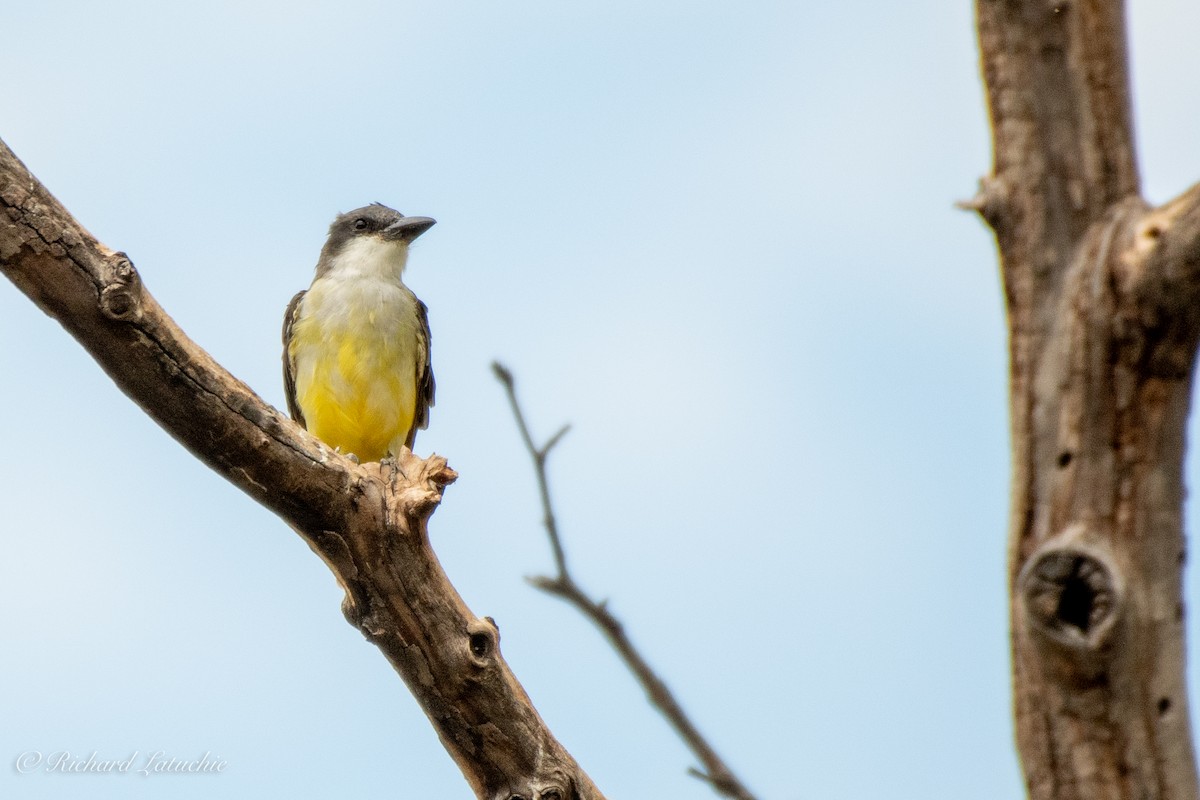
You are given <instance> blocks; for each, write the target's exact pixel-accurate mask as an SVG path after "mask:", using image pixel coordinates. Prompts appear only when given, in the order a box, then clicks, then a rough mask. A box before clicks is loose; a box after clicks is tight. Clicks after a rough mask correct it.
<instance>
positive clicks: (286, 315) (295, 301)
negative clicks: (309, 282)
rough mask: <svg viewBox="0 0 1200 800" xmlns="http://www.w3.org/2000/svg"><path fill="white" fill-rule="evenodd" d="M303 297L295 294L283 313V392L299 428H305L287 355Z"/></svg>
mask: <svg viewBox="0 0 1200 800" xmlns="http://www.w3.org/2000/svg"><path fill="white" fill-rule="evenodd" d="M304 295H305V292H297V293H296V296H295V297H293V298H292V302H290V303H288V306H287V311H285V312H283V392H284V394H286V395H287V405H288V413H289V414H291V415H292V419H294V420H296V422H299V423H300V426H301V427H303V428H307V427H308V425H307V424H306V423H305V422H304V414H303V413H301V411H300V406H299V405H298V404H297V403H296V376H295V375H294V374H293V370H294V369H295V366H294V365H293V364H292V358H291V356H290V355H289V354H288V345H290V344H291V343H292V325H293V323H295V321H296V316H297V315H298V314H299V313H300V301H301V300H302V299H304Z"/></svg>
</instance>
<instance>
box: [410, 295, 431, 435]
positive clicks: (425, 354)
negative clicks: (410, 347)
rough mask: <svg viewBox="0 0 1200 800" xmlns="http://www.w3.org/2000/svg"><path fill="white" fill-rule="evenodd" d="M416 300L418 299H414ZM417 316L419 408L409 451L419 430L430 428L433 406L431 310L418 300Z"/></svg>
mask: <svg viewBox="0 0 1200 800" xmlns="http://www.w3.org/2000/svg"><path fill="white" fill-rule="evenodd" d="M414 299H416V298H415V297H414ZM417 316H418V318H420V320H421V330H420V332H419V333H418V334H417V407H416V410H415V412H414V413H413V425H412V429H410V430H409V432H408V441H406V442H405V444H406V445H408V449H409V450H411V449H412V446H413V442H415V441H416V439H417V429H418V428H420V429H422V430H424V429H425V428H428V427H429V408H430V407H431V406H432V405H433V390H434V384H433V361H432V359H431V357H430V347H429V342H430V335H429V308H428V307H427V306H426V305H425V304H424V303H422V302H421V301H420V300H419V299H417Z"/></svg>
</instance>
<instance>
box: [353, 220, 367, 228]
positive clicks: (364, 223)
mask: <svg viewBox="0 0 1200 800" xmlns="http://www.w3.org/2000/svg"><path fill="white" fill-rule="evenodd" d="M366 229H367V221H366V220H365V219H363V218H362V217H359V218H358V219H356V220H354V230H356V231H365V230H366Z"/></svg>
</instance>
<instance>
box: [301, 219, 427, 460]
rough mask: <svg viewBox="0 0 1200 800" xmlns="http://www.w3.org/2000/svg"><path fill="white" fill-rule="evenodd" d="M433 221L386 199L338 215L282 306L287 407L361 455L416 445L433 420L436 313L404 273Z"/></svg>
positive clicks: (332, 442) (330, 440) (318, 432)
mask: <svg viewBox="0 0 1200 800" xmlns="http://www.w3.org/2000/svg"><path fill="white" fill-rule="evenodd" d="M433 224H434V220H432V219H430V218H429V217H406V216H404V215H403V214H401V213H400V212H399V211H394V210H393V209H390V208H388V207H387V206H385V205H381V204H379V203H374V204H372V205H369V206H365V207H363V208H359V209H356V210H354V211H351V212H349V213H348V214H341V215H339V216H338V217H337V218H336V219H335V220H334V221H333V224H332V225H330V226H329V238H328V239H327V240H326V241H325V246H324V247H323V248H321V257H320V259H319V260H318V261H317V274H316V277H315V278H313V282H312V285H311V286H310V287H309V288H308V290H307V291H303V292H300V293H299V294H297V295H296V296H295V297H293V298H292V302H290V303H288V307H287V312H286V313H285V315H284V320H283V382H284V388H285V390H286V392H287V402H288V411H289V412H290V413H291V415H292V418H293V419H295V420H296V421H297V422H299V423H300V424H301V425H303V426H304V427H305V428H307V429H308V430H309V432H311V433H312V434H313V435H314V436H316V437H317V438H318V439H320V440H321V441H323V442H325V443H326V444H328V445H329V446H331V447H334V448H336V449H338V450H339V451H340V452H342V453H345V454H347V455H351V454H352V455H354V456H355V457H357V458H358V460H360V461H363V462H367V461H379V460H381V459H383V458H384V457H386V456H388V455H398V454H399V453H400V450H401V448H402V447H407V448H408V449H409V450H411V449H412V446H413V440H414V439H415V437H416V435H417V429H418V428H425V427H426V426H427V425H428V424H429V407H430V406H432V405H433V370H432V369H431V367H430V360H429V317H428V312H427V309H426V307H425V304H424V303H422V302H421V301H420V300H418V299H417V296H416V295H415V294H413V293H412V291H410V290H409V288H408V287H407V286H405V285H404V282H403V281H402V280H401V275H402V274H403V273H404V267H405V264H406V263H407V262H408V246H409V244H410V243H411V242H412V241H413V239H416V238H417V237H418V236H420V235H421V234H422V233H424V232H425V231H427V230H429V228H430V227H431V226H432V225H433Z"/></svg>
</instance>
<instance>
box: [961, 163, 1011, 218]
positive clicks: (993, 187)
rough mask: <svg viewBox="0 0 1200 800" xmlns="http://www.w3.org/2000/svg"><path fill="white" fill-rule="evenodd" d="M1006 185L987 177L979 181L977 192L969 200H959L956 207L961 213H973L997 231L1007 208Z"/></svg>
mask: <svg viewBox="0 0 1200 800" xmlns="http://www.w3.org/2000/svg"><path fill="white" fill-rule="evenodd" d="M1009 203H1010V201H1009V191H1008V185H1007V184H1006V183H1005V182H1004V181H1003V180H1002V179H1001V178H999V177H997V176H995V175H989V176H987V177H985V178H980V179H979V190H978V191H977V192H976V193H975V196H974V197H972V198H971V199H970V200H959V201H958V202H957V203H955V205H956V206H958V207H959V208H961V209H962V210H963V211H974V212H975V213H977V214H978V215H979V216H981V217H983V221H984V222H986V223H987V224H988V226H989V227H991V228H992V229H993V230H997V229H999V227H1000V226H1001V224H1002V223H1003V221H1004V219H1005V217H1006V216H1007V215H1008V208H1009Z"/></svg>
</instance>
